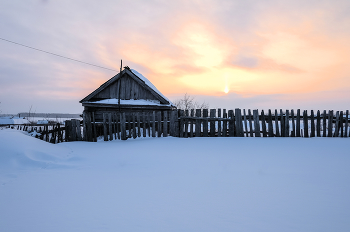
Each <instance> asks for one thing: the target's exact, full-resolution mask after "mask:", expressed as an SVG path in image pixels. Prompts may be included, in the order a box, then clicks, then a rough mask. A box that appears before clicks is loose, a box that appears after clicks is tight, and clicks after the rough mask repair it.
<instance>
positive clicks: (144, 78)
mask: <svg viewBox="0 0 350 232" xmlns="http://www.w3.org/2000/svg"><path fill="white" fill-rule="evenodd" d="M131 71H132V72H133V73H134V74H135V75H136V76H138V77H139V78H140V79H141V80H143V81H144V82H145V83H146V85H148V86H149V87H150V88H151V89H153V90H154V91H155V92H156V93H158V94H159V95H160V96H162V97H163V98H164V99H165V100H167V101H168V102H169V103H170V105H172V106H174V104H173V103H172V102H171V101H170V100H169V99H168V98H167V97H165V96H164V95H163V94H162V93H161V92H160V91H159V90H158V89H157V88H156V87H155V86H154V85H153V84H152V82H150V81H149V80H148V79H147V78H146V77H145V76H143V75H142V74H141V73H139V72H138V71H136V70H135V69H131Z"/></svg>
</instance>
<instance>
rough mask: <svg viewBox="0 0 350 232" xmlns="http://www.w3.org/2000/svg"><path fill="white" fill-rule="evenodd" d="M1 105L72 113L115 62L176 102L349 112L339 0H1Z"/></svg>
mask: <svg viewBox="0 0 350 232" xmlns="http://www.w3.org/2000/svg"><path fill="white" fill-rule="evenodd" d="M0 38H2V39H6V40H10V41H13V42H16V43H20V44H24V45H27V46H30V47H34V48H37V49H41V50H45V51H48V52H51V53H55V54H59V55H62V56H66V57H69V58H72V59H76V60H81V61H84V62H87V63H91V64H95V65H98V66H102V67H106V68H109V69H113V70H116V71H112V70H108V69H101V68H98V67H94V66H89V65H86V64H82V63H78V62H74V61H71V60H68V59H63V58H60V57H57V56H53V55H49V54H47V53H42V52H38V51H35V50H32V49H28V48H26V47H22V46H19V45H16V44H13V43H9V42H6V41H4V40H1V39H0V86H1V91H0V102H1V103H0V111H1V112H2V113H3V114H4V113H7V114H15V113H18V112H28V111H29V110H31V112H37V113H39V112H45V113H81V112H82V111H83V107H82V106H81V104H80V103H79V101H80V100H81V99H83V98H84V97H85V96H87V95H88V94H89V93H91V92H92V91H94V90H95V89H96V88H98V87H99V86H100V85H101V84H102V83H104V82H105V81H107V80H108V79H110V78H111V77H113V76H114V75H115V74H117V73H118V70H119V68H120V60H121V59H122V60H123V66H126V65H127V66H129V67H130V68H132V69H135V70H137V71H138V72H140V73H142V74H143V75H144V76H146V77H147V78H148V79H149V80H150V81H151V82H152V83H153V84H154V85H155V86H156V87H157V88H158V89H159V90H160V91H161V92H162V93H163V94H164V95H165V96H167V97H168V98H169V99H170V100H173V101H175V100H176V99H180V98H181V97H183V96H184V94H185V93H187V94H189V95H191V96H193V97H195V100H196V101H198V102H200V103H201V102H204V101H205V102H206V103H208V104H209V107H210V108H226V109H234V108H242V109H302V110H303V109H305V110H311V109H313V110H324V109H326V110H347V109H349V108H350V107H349V102H350V101H349V99H350V65H349V62H350V43H349V41H350V1H348V0H337V1H334V0H333V1H330V0H326V1H323V0H317V1H316V0H309V1H305V0H295V1H284V0H278V1H277V0H261V1H250V0H247V1H238V0H237V1H236V0H227V1H226V0H201V1H199V0H177V1H165V0H143V1H141V0H140V1H138V0H134V1H130V0H129V1H126V0H113V1H109V0H106V1H103V2H101V1H91V0H84V1H83V0H74V1H68V0H60V1H51V0H28V1H25V2H23V1H19V0H11V1H6V0H0Z"/></svg>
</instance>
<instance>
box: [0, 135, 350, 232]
mask: <svg viewBox="0 0 350 232" xmlns="http://www.w3.org/2000/svg"><path fill="white" fill-rule="evenodd" d="M349 145H350V140H349V139H345V138H312V139H311V138H308V139H307V138H249V139H248V138H188V139H185V138H184V139H180V138H172V137H168V138H142V139H135V140H133V139H129V140H127V141H110V142H103V141H101V142H97V143H88V142H70V143H61V144H55V145H54V144H49V143H46V142H44V141H41V140H38V139H35V138H32V137H30V136H27V135H26V134H25V133H24V132H20V131H17V130H10V129H6V130H0V206H1V207H0V218H1V220H0V231H269V232H271V231H298V232H301V231H308V232H310V231H346V230H347V229H348V228H349V227H350V222H349V220H348V218H349V217H350V211H349V209H350V200H349V197H348V196H349V193H350V187H349V184H348V180H349V177H350V170H349V164H350V158H349Z"/></svg>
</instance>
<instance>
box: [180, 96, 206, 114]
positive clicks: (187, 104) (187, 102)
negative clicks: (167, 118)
mask: <svg viewBox="0 0 350 232" xmlns="http://www.w3.org/2000/svg"><path fill="white" fill-rule="evenodd" d="M173 103H174V105H175V106H176V107H177V108H178V109H181V110H191V109H208V108H209V104H208V103H206V102H203V103H199V102H197V101H195V98H194V97H193V96H190V95H189V94H187V93H185V95H184V96H183V98H181V99H177V100H175V101H174V102H173Z"/></svg>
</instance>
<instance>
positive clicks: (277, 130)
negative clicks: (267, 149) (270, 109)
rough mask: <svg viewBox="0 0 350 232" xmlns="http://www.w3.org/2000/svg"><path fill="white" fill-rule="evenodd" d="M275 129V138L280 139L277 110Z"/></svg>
mask: <svg viewBox="0 0 350 232" xmlns="http://www.w3.org/2000/svg"><path fill="white" fill-rule="evenodd" d="M275 128H276V137H280V136H281V135H280V129H279V125H278V112H277V109H276V110H275Z"/></svg>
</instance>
